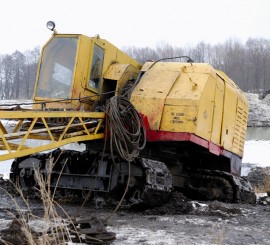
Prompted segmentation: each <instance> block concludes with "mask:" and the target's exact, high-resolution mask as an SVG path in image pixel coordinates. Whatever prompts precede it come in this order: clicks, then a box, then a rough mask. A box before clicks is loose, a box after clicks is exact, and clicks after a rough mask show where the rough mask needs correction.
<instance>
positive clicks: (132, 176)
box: [10, 149, 255, 207]
mask: <svg viewBox="0 0 270 245" xmlns="http://www.w3.org/2000/svg"><path fill="white" fill-rule="evenodd" d="M163 160H164V159H163ZM176 172H178V174H177V175H176V174H175V173H176ZM37 173H40V174H41V175H42V176H43V177H45V178H48V176H49V175H50V180H51V181H50V187H51V188H52V189H55V188H56V189H57V190H58V193H61V194H62V195H65V196H70V195H75V194H76V195H81V196H82V197H83V198H86V197H87V196H89V194H90V193H94V194H95V195H92V196H99V195H100V196H104V195H105V196H110V197H113V198H116V199H117V200H120V198H121V197H122V196H123V195H124V194H125V198H126V203H127V205H128V206H132V207H136V206H137V205H140V206H145V207H154V206H160V205H162V204H163V203H165V202H167V201H168V200H169V198H170V195H171V193H172V191H174V190H178V191H179V190H180V191H182V192H184V194H185V195H186V196H187V197H189V198H191V199H198V200H220V201H223V202H243V203H255V195H254V193H253V190H252V187H251V185H250V184H249V182H248V181H246V180H245V179H243V178H241V177H236V176H234V175H232V174H230V173H226V172H224V171H218V170H205V169H204V170H202V169H197V170H194V169H192V170H187V171H186V170H185V169H183V166H181V165H179V164H177V165H175V166H172V165H170V164H168V166H166V165H165V164H164V162H162V161H157V160H153V159H147V158H144V157H138V158H137V159H136V160H135V161H133V162H131V163H128V162H126V161H123V160H121V158H120V157H115V158H114V159H112V157H111V154H102V153H101V151H94V150H85V151H83V152H78V151H73V150H60V149H56V150H54V151H52V152H50V153H43V154H34V155H31V156H30V157H23V158H18V159H16V160H15V161H14V162H13V164H12V168H11V175H10V178H11V180H12V181H13V182H16V183H18V184H19V185H20V186H21V187H22V188H23V189H28V190H29V189H32V188H36V187H38V184H37V181H36V178H37ZM179 183H181V184H179ZM126 186H128V188H127V191H126V193H125V189H126Z"/></svg>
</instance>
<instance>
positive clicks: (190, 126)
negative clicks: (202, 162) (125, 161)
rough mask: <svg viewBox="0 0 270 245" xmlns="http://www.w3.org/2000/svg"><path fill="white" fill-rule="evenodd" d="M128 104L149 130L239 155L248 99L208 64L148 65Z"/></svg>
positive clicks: (241, 149) (165, 63)
mask: <svg viewBox="0 0 270 245" xmlns="http://www.w3.org/2000/svg"><path fill="white" fill-rule="evenodd" d="M142 71H143V72H144V74H143V76H142V78H141V80H140V82H139V84H138V85H137V87H136V89H135V90H134V91H133V93H132V96H131V102H132V103H133V104H134V106H135V108H136V109H137V110H138V111H139V112H140V113H142V114H144V115H145V116H147V118H148V120H149V124H150V128H151V129H152V130H162V131H168V132H189V133H194V134H196V135H197V136H199V137H201V138H203V139H205V140H207V141H211V142H213V143H215V144H216V145H219V146H221V147H224V148H225V149H226V150H228V151H231V152H233V153H235V154H237V155H239V156H242V155H243V147H244V139H245V133H246V129H247V113H248V107H247V100H246V98H245V96H244V94H243V92H242V91H241V90H240V89H239V88H238V87H237V86H236V85H235V83H234V82H233V81H232V80H231V79H229V78H228V77H227V76H226V75H225V74H224V73H223V72H220V71H217V70H215V69H214V68H213V67H211V66H210V65H208V64H201V63H193V64H190V63H176V62H164V63H162V62H157V63H153V62H148V63H146V64H144V65H143V67H142Z"/></svg>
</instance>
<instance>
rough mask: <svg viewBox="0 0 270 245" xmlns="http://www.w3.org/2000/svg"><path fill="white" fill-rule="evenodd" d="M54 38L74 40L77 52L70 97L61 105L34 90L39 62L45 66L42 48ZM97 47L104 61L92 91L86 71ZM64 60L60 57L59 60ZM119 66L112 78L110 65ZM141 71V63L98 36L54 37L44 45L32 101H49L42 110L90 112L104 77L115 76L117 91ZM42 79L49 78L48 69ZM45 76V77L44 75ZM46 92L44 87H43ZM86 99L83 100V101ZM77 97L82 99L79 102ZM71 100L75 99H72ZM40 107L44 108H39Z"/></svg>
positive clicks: (97, 98)
mask: <svg viewBox="0 0 270 245" xmlns="http://www.w3.org/2000/svg"><path fill="white" fill-rule="evenodd" d="M54 38H76V39H77V52H76V60H75V67H74V73H73V76H72V85H71V94H70V95H68V98H70V99H73V100H66V101H61V102H53V103H52V101H57V100H60V99H59V98H47V96H42V97H41V96H37V93H36V90H37V82H38V78H39V74H40V73H41V67H42V62H43V63H45V62H46V61H43V55H44V53H45V50H46V47H47V46H48V44H49V43H50V42H52V41H53V39H54ZM95 46H98V47H99V48H100V49H101V50H103V51H104V60H103V66H102V74H101V76H102V77H101V83H100V86H99V88H98V89H96V88H93V87H91V86H90V85H89V80H90V70H91V66H92V60H93V59H92V57H93V55H94V47H95ZM69 58H70V57H68V54H67V57H66V59H69ZM63 59H64V58H63ZM116 64H117V65H119V66H121V65H123V67H122V68H121V69H118V68H117V69H116V70H118V71H119V70H120V72H119V74H118V75H117V76H115V74H114V72H115V69H112V68H111V66H115V65H116ZM140 68H141V64H140V63H138V62H137V61H136V60H134V59H132V58H131V57H130V56H128V55H126V54H125V53H123V52H122V51H121V50H119V49H118V48H117V47H115V46H114V45H112V44H111V43H110V42H108V41H106V40H105V39H101V38H99V36H96V37H87V36H84V35H79V34H78V35H77V34H76V35H70V34H54V35H53V36H52V37H51V38H50V39H49V41H48V42H47V43H46V44H45V45H44V47H43V49H42V52H41V57H40V62H39V67H38V71H37V78H36V85H35V93H34V100H35V101H49V102H51V103H46V104H45V107H46V108H57V109H75V110H80V109H84V110H90V109H91V107H92V106H93V104H94V102H95V101H96V100H99V99H100V96H101V93H102V92H103V91H102V88H103V82H104V80H105V76H106V79H107V81H108V80H114V79H115V78H116V77H117V78H118V79H117V83H118V81H120V82H119V84H117V88H120V89H121V88H122V87H123V85H124V83H126V80H128V79H129V78H132V79H134V78H135V77H136V76H137V74H138V72H139V70H140ZM44 72H45V74H46V76H47V77H48V78H49V77H51V76H52V74H50V72H49V70H47V71H44ZM47 73H48V74H47ZM122 76H123V77H122ZM44 89H48V85H47V87H46V88H44ZM85 97H87V98H85ZM80 98H84V99H81V100H79V99H80ZM74 99H75V100H74ZM43 106H44V105H43ZM35 108H36V109H41V105H40V104H38V105H35Z"/></svg>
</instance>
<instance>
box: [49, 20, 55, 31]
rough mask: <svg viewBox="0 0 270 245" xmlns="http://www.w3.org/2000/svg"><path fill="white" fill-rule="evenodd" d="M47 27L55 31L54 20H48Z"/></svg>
mask: <svg viewBox="0 0 270 245" xmlns="http://www.w3.org/2000/svg"><path fill="white" fill-rule="evenodd" d="M47 28H48V29H49V30H51V31H53V30H54V28H55V23H54V22H53V21H48V22H47Z"/></svg>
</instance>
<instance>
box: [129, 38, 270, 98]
mask: <svg viewBox="0 0 270 245" xmlns="http://www.w3.org/2000/svg"><path fill="white" fill-rule="evenodd" d="M124 51H125V52H126V53H128V54H129V55H130V56H132V57H133V58H135V59H136V60H138V61H140V62H141V63H144V62H145V61H147V60H158V59H162V58H168V57H177V56H182V55H186V56H189V57H190V58H191V59H192V60H193V61H194V62H206V63H209V64H211V65H212V66H213V67H214V68H216V69H219V70H222V71H223V72H225V73H226V74H227V75H228V76H229V77H230V78H231V79H232V80H233V81H234V82H236V84H237V85H238V86H239V87H240V88H241V89H242V90H244V91H245V92H253V93H261V92H262V91H265V90H268V89H270V40H268V39H256V38H250V39H248V40H247V41H246V43H245V44H242V43H241V42H240V41H238V40H236V39H229V40H227V41H225V42H224V43H222V44H216V45H210V44H207V43H205V42H200V43H198V44H197V45H196V46H194V47H189V46H187V47H173V46H171V45H170V44H167V43H160V44H159V45H157V47H156V48H155V49H153V48H148V47H146V48H137V47H126V48H125V49H124Z"/></svg>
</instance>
